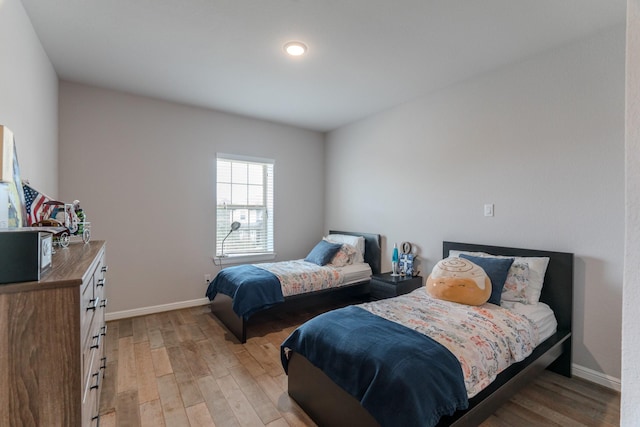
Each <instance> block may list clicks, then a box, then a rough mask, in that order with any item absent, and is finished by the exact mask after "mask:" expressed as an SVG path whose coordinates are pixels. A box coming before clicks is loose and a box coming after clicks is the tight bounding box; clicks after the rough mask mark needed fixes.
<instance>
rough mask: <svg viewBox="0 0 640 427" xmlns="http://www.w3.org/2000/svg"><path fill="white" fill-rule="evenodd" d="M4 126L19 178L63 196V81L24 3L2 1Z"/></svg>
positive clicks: (0, 106) (0, 113) (0, 120)
mask: <svg viewBox="0 0 640 427" xmlns="http://www.w3.org/2000/svg"><path fill="white" fill-rule="evenodd" d="M0 124H1V125H5V126H7V127H8V128H9V129H11V130H12V131H13V133H14V137H15V140H16V148H17V151H18V160H19V163H20V173H21V176H22V178H23V179H29V181H30V182H31V184H33V186H34V187H35V188H37V189H39V190H41V191H43V192H45V193H47V194H49V195H50V196H51V197H56V196H57V192H58V77H57V76H56V73H55V71H54V69H53V66H52V65H51V62H50V61H49V58H48V57H47V55H46V53H45V52H44V49H43V48H42V45H41V44H40V40H39V39H38V36H37V35H36V33H35V31H34V29H33V26H32V25H31V21H30V20H29V17H28V16H27V14H26V12H25V10H24V8H23V7H22V3H21V2H20V0H0Z"/></svg>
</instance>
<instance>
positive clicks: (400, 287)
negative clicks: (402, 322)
mask: <svg viewBox="0 0 640 427" xmlns="http://www.w3.org/2000/svg"><path fill="white" fill-rule="evenodd" d="M370 286H371V299H372V300H378V299H384V298H391V297H397V296H398V295H403V294H407V293H409V292H411V291H413V290H414V289H417V288H419V287H420V286H422V276H415V277H409V276H392V275H391V273H382V274H374V275H373V276H371V285H370Z"/></svg>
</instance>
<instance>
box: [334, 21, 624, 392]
mask: <svg viewBox="0 0 640 427" xmlns="http://www.w3.org/2000/svg"><path fill="white" fill-rule="evenodd" d="M624 46H625V35H624V28H621V27H619V28H615V29H611V30H609V31H606V32H604V33H601V34H598V35H595V36H593V37H591V38H588V39H584V40H581V41H578V42H576V43H575V44H571V45H567V46H563V47H561V48H558V49H555V50H553V51H549V52H546V53H544V54H541V55H538V56H536V57H532V58H530V59H528V60H526V61H524V62H521V63H517V64H513V65H511V66H508V67H505V68H502V69H500V70H497V71H494V72H490V73H487V74H485V75H482V76H478V77H476V78H473V79H471V80H469V81H466V82H464V83H462V84H458V85H456V86H454V87H450V88H448V89H445V90H441V91H439V92H437V93H433V94H431V95H430V96H424V97H421V98H419V99H416V100H415V101H414V102H411V103H408V104H405V105H402V106H399V107H397V108H394V109H391V110H389V111H386V112H383V113H380V114H378V115H375V116H372V117H369V118H366V119H364V120H362V121H360V122H357V123H354V124H352V125H349V126H345V127H343V128H341V129H338V130H336V131H333V132H330V133H329V134H328V136H327V149H326V152H327V157H326V164H327V170H326V182H327V184H326V191H327V194H326V199H327V203H326V207H325V217H326V223H325V229H326V228H349V229H354V228H356V229H361V230H363V231H369V232H380V233H382V234H384V235H385V236H386V248H383V249H385V254H386V256H385V258H384V260H383V269H386V270H390V257H391V249H390V248H391V247H392V246H393V243H394V242H401V241H405V240H408V241H411V242H414V243H415V244H417V245H418V246H419V247H420V249H421V258H422V265H421V266H420V269H421V270H422V272H423V275H426V274H428V273H429V272H430V271H431V268H432V267H433V265H434V263H435V262H437V260H439V259H440V258H441V254H442V249H441V245H442V241H443V240H454V241H465V242H472V243H485V244H495V245H502V246H516V247H524V248H532V249H547V250H554V251H565V252H573V253H574V254H575V291H574V338H573V340H574V341H573V342H574V363H576V364H578V365H581V366H583V367H586V368H588V369H591V370H594V371H598V372H601V373H604V374H605V376H606V375H608V376H612V377H614V382H615V379H616V378H619V377H620V333H621V332H620V331H621V314H620V310H621V305H622V304H621V294H622V270H623V265H622V257H623V241H624V190H623V188H624V55H625V54H624ZM485 203H495V217H484V216H483V204H485Z"/></svg>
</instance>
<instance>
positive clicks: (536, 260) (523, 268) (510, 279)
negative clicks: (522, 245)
mask: <svg viewBox="0 0 640 427" xmlns="http://www.w3.org/2000/svg"><path fill="white" fill-rule="evenodd" d="M460 254H467V255H473V256H478V257H485V258H486V257H488V258H513V264H511V268H509V273H507V280H505V282H504V288H502V296H501V300H502V301H513V302H521V303H523V304H536V303H538V301H539V300H540V294H541V293H542V285H543V283H544V275H545V273H546V272H547V266H548V265H549V258H548V257H517V256H516V257H514V256H502V255H491V254H488V253H485V252H465V251H449V256H456V257H457V256H459V255H460Z"/></svg>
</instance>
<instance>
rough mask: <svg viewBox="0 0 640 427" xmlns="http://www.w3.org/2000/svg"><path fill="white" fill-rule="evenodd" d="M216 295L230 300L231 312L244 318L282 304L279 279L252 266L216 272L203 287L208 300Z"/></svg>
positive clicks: (240, 266) (282, 298)
mask: <svg viewBox="0 0 640 427" xmlns="http://www.w3.org/2000/svg"><path fill="white" fill-rule="evenodd" d="M218 292H220V293H221V294H225V295H228V296H230V297H231V298H232V299H233V311H234V312H235V313H236V314H237V315H238V316H240V317H244V318H245V319H248V318H249V316H251V315H252V314H253V313H255V312H257V311H260V310H263V309H265V308H268V307H271V306H272V305H274V304H277V303H279V302H283V301H284V296H283V295H282V288H281V287H280V280H278V278H277V277H276V276H275V275H274V274H273V273H271V272H269V271H267V270H264V269H262V268H258V267H256V266H253V265H238V266H234V267H229V268H225V269H224V270H220V272H219V273H218V275H217V276H216V278H215V279H213V282H211V283H209V287H208V288H207V297H208V298H209V300H210V301H212V300H213V299H214V298H215V297H216V294H217V293H218Z"/></svg>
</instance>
